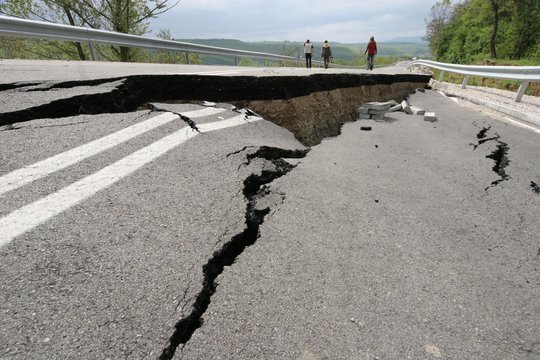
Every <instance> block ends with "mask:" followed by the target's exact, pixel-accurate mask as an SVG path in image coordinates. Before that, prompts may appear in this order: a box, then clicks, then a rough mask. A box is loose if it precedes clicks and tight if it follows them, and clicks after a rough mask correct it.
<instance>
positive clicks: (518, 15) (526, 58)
mask: <svg viewBox="0 0 540 360" xmlns="http://www.w3.org/2000/svg"><path fill="white" fill-rule="evenodd" d="M426 23H427V27H426V40H427V41H428V44H429V48H430V51H431V53H432V54H433V56H434V58H435V60H437V61H440V62H447V63H455V64H471V65H473V64H474V65H492V66H502V65H513V66H540V1H539V0H465V1H459V2H458V1H456V2H452V1H451V0H443V1H440V2H437V3H435V5H433V6H432V8H431V13H430V18H429V19H428V20H426ZM435 74H436V78H437V79H438V74H439V72H438V71H436V72H435ZM462 80H463V76H460V75H455V74H446V76H445V81H450V82H455V83H461V81H462ZM468 84H469V85H473V86H474V85H478V86H490V87H496V88H500V89H506V90H511V91H516V90H517V89H518V88H519V83H518V82H516V81H508V80H496V79H479V78H473V77H471V78H470V79H469V81H468ZM527 94H529V95H535V96H540V84H534V83H532V84H530V85H529V87H528V88H527Z"/></svg>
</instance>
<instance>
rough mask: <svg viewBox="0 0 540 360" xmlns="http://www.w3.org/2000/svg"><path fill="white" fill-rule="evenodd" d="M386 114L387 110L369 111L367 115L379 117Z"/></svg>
mask: <svg viewBox="0 0 540 360" xmlns="http://www.w3.org/2000/svg"><path fill="white" fill-rule="evenodd" d="M387 112H388V110H373V109H369V112H368V114H371V115H381V114H383V115H384V114H386V113H387Z"/></svg>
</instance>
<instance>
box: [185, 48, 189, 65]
mask: <svg viewBox="0 0 540 360" xmlns="http://www.w3.org/2000/svg"><path fill="white" fill-rule="evenodd" d="M186 64H189V51H186Z"/></svg>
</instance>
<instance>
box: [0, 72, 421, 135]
mask: <svg viewBox="0 0 540 360" xmlns="http://www.w3.org/2000/svg"><path fill="white" fill-rule="evenodd" d="M429 79H430V76H427V75H418V74H396V75H388V74H313V75H309V76H261V77H256V76H204V75H138V76H129V77H126V78H113V79H101V80H99V81H96V82H89V81H80V82H78V81H69V82H58V83H52V84H51V83H42V84H36V83H31V84H30V83H28V84H5V85H4V86H3V87H2V88H0V102H5V103H8V102H14V101H15V102H17V98H25V97H29V96H31V97H32V101H28V102H27V104H28V103H29V104H31V105H24V104H19V105H18V106H15V107H13V106H12V107H10V108H4V111H3V112H2V113H0V126H5V125H11V126H13V124H15V123H19V122H24V121H28V120H32V119H39V118H61V117H67V116H76V115H81V114H103V113H123V112H129V111H135V110H137V109H139V108H141V107H145V104H147V103H149V102H155V101H159V102H176V103H178V102H193V101H195V102H197V101H202V100H207V101H212V102H228V103H232V104H234V105H237V106H238V107H243V108H250V109H252V110H254V111H255V112H257V113H258V114H260V115H261V116H263V117H264V118H265V119H267V120H269V121H272V122H274V123H275V124H277V125H280V126H282V127H284V128H286V129H288V130H290V131H292V132H293V133H294V134H295V135H296V137H297V138H298V139H299V140H300V141H301V142H302V143H304V144H305V145H308V146H310V145H315V144H318V143H319V142H320V141H321V140H322V139H323V138H324V137H327V136H335V135H337V134H339V131H340V128H341V126H342V125H343V123H345V122H348V121H353V120H355V118H356V109H357V107H358V106H359V104H361V103H363V102H366V101H383V100H389V99H395V100H399V101H401V100H402V99H403V98H405V97H406V96H407V95H408V94H409V93H411V92H412V91H414V89H416V88H422V87H424V86H425V85H426V84H427V82H428V81H429ZM92 87H95V89H93V90H94V91H89V90H92ZM36 92H41V95H40V96H39V97H36V95H35V94H36ZM36 98H37V99H36Z"/></svg>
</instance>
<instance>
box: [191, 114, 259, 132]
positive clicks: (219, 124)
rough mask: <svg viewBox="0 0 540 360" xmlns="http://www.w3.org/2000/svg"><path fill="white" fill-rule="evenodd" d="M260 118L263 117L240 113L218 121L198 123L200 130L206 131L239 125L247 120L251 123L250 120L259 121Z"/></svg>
mask: <svg viewBox="0 0 540 360" xmlns="http://www.w3.org/2000/svg"><path fill="white" fill-rule="evenodd" d="M258 120H261V118H259V117H248V116H246V115H238V116H235V117H232V118H230V119H227V120H223V121H216V122H213V123H207V124H197V129H199V131H200V132H202V133H205V132H210V131H215V130H220V129H225V128H228V127H233V126H238V125H242V124H245V123H246V122H248V123H249V122H253V121H258Z"/></svg>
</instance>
